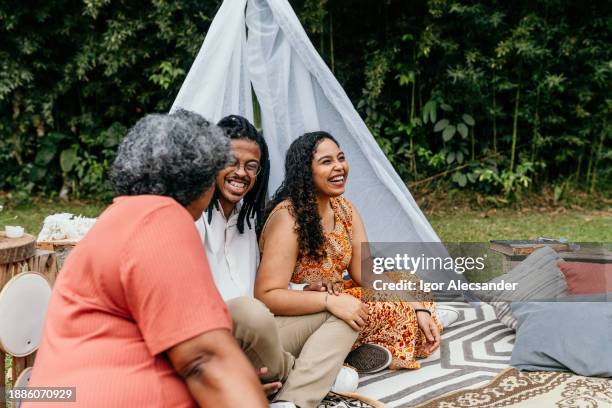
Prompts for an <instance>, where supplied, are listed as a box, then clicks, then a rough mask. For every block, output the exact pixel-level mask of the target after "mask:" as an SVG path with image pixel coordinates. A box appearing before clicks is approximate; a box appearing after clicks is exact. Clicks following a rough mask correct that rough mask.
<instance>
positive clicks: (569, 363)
mask: <svg viewBox="0 0 612 408" xmlns="http://www.w3.org/2000/svg"><path fill="white" fill-rule="evenodd" d="M603 296H604V298H605V295H603ZM595 300H597V299H595ZM599 300H600V301H591V302H556V303H544V302H528V303H522V302H513V303H512V305H511V308H512V313H513V315H514V316H515V317H516V318H517V320H518V325H517V332H516V341H515V344H514V349H513V350H512V358H511V360H510V364H511V365H513V366H514V367H516V368H518V369H519V370H527V371H560V370H562V371H573V372H575V373H576V374H580V375H584V376H597V377H612V358H610V356H612V307H611V306H612V305H610V303H609V302H606V301H601V300H602V299H601V298H600V299H599Z"/></svg>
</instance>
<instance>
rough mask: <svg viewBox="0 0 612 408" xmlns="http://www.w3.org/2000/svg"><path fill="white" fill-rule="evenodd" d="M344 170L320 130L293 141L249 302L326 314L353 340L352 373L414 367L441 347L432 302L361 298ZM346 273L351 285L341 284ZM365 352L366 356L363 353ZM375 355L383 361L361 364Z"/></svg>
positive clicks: (358, 250)
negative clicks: (307, 288)
mask: <svg viewBox="0 0 612 408" xmlns="http://www.w3.org/2000/svg"><path fill="white" fill-rule="evenodd" d="M348 173H349V166H348V162H347V160H346V157H345V154H344V152H343V151H342V149H341V148H340V145H339V144H338V142H337V141H336V140H335V139H334V138H333V137H332V136H331V135H330V134H329V133H326V132H312V133H306V134H304V135H302V136H300V137H299V138H298V139H296V140H295V141H294V142H293V143H292V144H291V146H290V147H289V150H288V151H287V157H286V159H285V180H284V181H283V183H282V184H281V187H280V188H279V189H278V191H277V192H276V194H275V195H274V197H273V199H272V200H271V203H270V204H269V207H268V211H267V217H266V222H265V224H264V227H263V229H262V231H261V233H260V250H261V252H262V255H261V263H260V267H259V271H258V273H257V278H256V283H255V296H256V297H257V298H258V299H260V300H261V301H262V302H263V303H265V304H266V305H267V306H268V308H269V309H270V310H271V311H272V312H273V313H274V314H277V315H290V316H291V315H306V314H309V313H316V312H319V311H322V310H324V311H327V312H329V313H331V314H332V315H334V316H335V317H337V318H338V319H341V320H342V321H343V322H344V323H346V324H348V325H349V326H350V327H352V328H353V329H354V330H356V331H359V338H358V339H357V342H356V343H355V344H354V347H355V348H356V350H355V351H354V352H352V353H351V354H349V357H348V359H347V362H349V364H350V365H351V366H353V367H355V368H356V369H357V370H358V371H361V372H364V373H367V372H375V371H379V370H382V369H384V368H386V367H387V366H390V367H391V368H394V369H399V368H418V367H419V363H418V362H417V361H416V360H415V358H417V357H426V356H428V355H429V354H431V353H432V352H433V351H434V350H435V349H436V348H437V347H438V346H439V344H440V333H439V330H440V326H439V323H438V321H437V317H436V316H435V306H434V304H433V303H432V302H427V301H426V302H424V303H421V302H399V301H384V302H383V301H380V302H377V301H364V300H362V288H361V287H360V285H361V265H362V260H364V261H367V260H368V259H369V253H368V252H363V253H362V243H365V242H367V240H368V239H367V235H366V231H365V227H364V225H363V221H362V219H361V216H360V215H359V212H358V211H357V209H356V208H355V206H354V205H353V204H352V203H351V202H350V201H349V200H347V199H346V198H345V197H344V196H343V194H344V190H345V184H346V181H347V178H348ZM345 271H348V273H349V275H350V278H351V279H350V280H344V279H343V273H344V272H345ZM289 282H291V283H296V284H308V285H313V286H316V285H319V284H320V283H321V282H325V283H326V284H328V283H329V282H332V283H333V286H334V287H336V284H338V286H339V287H340V289H339V290H336V289H334V290H333V291H327V292H325V293H319V294H318V295H320V296H318V297H315V296H313V295H311V294H306V293H299V292H296V291H292V290H287V285H288V284H289ZM364 350H366V351H364ZM374 350H376V352H379V353H378V354H380V355H381V358H380V359H378V358H376V359H372V358H364V356H366V355H370V356H371V355H372V352H373V351H374Z"/></svg>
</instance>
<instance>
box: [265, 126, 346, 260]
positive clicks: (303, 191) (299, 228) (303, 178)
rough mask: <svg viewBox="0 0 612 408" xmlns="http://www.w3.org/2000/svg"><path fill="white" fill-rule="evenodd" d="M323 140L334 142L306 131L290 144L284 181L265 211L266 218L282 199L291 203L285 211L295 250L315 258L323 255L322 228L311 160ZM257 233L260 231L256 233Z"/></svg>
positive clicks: (319, 134) (321, 133)
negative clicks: (291, 226)
mask: <svg viewBox="0 0 612 408" xmlns="http://www.w3.org/2000/svg"><path fill="white" fill-rule="evenodd" d="M324 139H329V140H331V141H333V142H334V143H335V144H336V145H338V146H340V144H339V143H338V141H337V140H336V139H334V137H333V136H332V135H330V134H329V133H327V132H323V131H319V132H310V133H305V134H303V135H302V136H300V137H298V138H297V139H296V140H294V141H293V143H291V146H289V150H287V156H286V157H285V179H284V180H283V183H282V184H281V185H280V187H279V188H278V190H276V192H275V193H274V196H273V197H272V199H271V200H270V202H269V203H268V206H267V208H266V216H265V219H267V218H268V217H269V216H270V213H271V212H272V210H273V209H274V208H275V207H276V206H277V205H278V204H280V203H281V202H282V201H284V200H289V202H290V203H291V206H290V209H289V211H290V212H291V214H292V215H293V217H294V218H295V220H296V227H295V230H296V232H297V233H298V240H299V250H300V253H304V254H306V255H308V256H311V257H313V258H315V259H321V258H322V257H323V256H325V250H324V246H323V243H324V238H323V227H322V226H321V217H320V216H319V210H318V206H317V198H316V193H315V186H314V181H313V178H312V161H313V159H314V153H315V150H317V147H318V146H319V144H320V143H321V141H323V140H324ZM260 232H261V231H260Z"/></svg>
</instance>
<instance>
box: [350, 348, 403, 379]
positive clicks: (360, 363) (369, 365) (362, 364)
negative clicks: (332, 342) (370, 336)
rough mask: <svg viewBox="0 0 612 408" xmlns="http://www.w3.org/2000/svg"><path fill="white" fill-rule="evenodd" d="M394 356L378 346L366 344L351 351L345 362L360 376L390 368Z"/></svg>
mask: <svg viewBox="0 0 612 408" xmlns="http://www.w3.org/2000/svg"><path fill="white" fill-rule="evenodd" d="M392 359H393V356H392V355H391V352H390V351H389V350H387V349H386V348H384V347H383V346H379V345H378V344H364V345H363V346H359V347H357V348H356V349H355V350H353V351H351V352H350V353H349V355H348V356H347V357H346V360H345V362H346V363H347V364H348V365H350V366H351V367H353V368H354V369H355V370H357V372H358V373H359V374H372V373H377V372H379V371H382V370H384V369H385V368H387V367H389V364H391V360H392Z"/></svg>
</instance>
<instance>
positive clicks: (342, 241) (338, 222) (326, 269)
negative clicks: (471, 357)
mask: <svg viewBox="0 0 612 408" xmlns="http://www.w3.org/2000/svg"><path fill="white" fill-rule="evenodd" d="M330 202H331V206H332V209H333V212H334V219H335V225H334V229H333V230H332V231H330V232H328V233H326V234H325V243H324V245H325V256H324V258H323V259H321V260H316V259H314V258H312V257H310V256H308V255H306V254H303V253H300V254H299V255H298V259H297V263H296V267H295V270H294V272H293V275H292V278H291V281H292V282H293V283H314V282H318V281H321V280H324V279H325V280H333V281H342V279H343V278H342V275H343V272H344V271H346V270H347V268H348V266H349V263H350V261H351V256H352V245H351V243H352V221H353V214H352V209H351V205H350V203H349V202H348V201H347V200H346V199H345V198H344V197H342V196H340V197H336V198H331V199H330ZM289 207H290V204H289V203H288V202H283V203H281V204H279V205H278V206H277V207H276V208H275V209H274V210H273V211H272V214H274V213H275V212H276V211H278V210H280V209H282V208H289ZM272 214H270V215H272ZM261 249H263V242H261ZM343 292H344V293H348V294H350V295H352V296H354V297H356V298H358V299H363V298H364V289H363V288H361V287H358V286H357V285H356V284H355V282H353V281H352V280H350V279H349V280H344V289H343ZM366 298H367V299H371V297H368V296H366ZM365 303H367V304H368V306H369V308H370V313H369V316H368V320H367V322H366V327H365V328H364V329H363V330H362V331H361V333H360V335H359V338H358V339H357V342H356V343H355V345H354V346H353V348H356V347H358V346H360V345H362V344H366V343H375V344H379V345H381V346H384V347H386V348H387V349H388V350H389V351H391V353H392V355H393V362H392V363H391V368H393V369H400V368H420V364H419V363H418V362H417V361H416V360H415V358H417V357H427V355H428V354H427V353H425V351H424V350H423V345H424V344H425V343H426V339H425V334H424V333H423V331H422V330H421V329H419V326H418V324H417V319H416V313H415V312H414V310H413V308H412V306H410V304H408V303H406V302H400V301H387V302H384V301H365ZM423 305H424V306H425V307H426V308H427V309H429V310H430V311H431V312H432V316H433V318H434V321H435V322H436V323H437V324H438V328H440V329H441V328H442V327H441V325H440V324H439V322H438V320H437V318H436V316H435V313H434V312H435V304H434V303H433V302H431V301H430V302H423Z"/></svg>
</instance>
